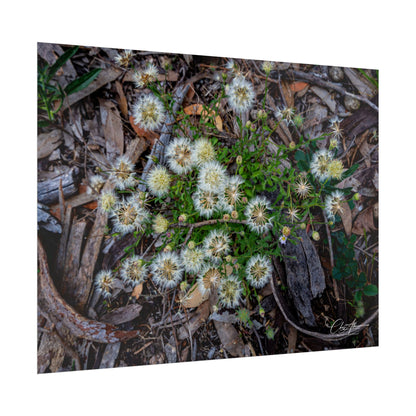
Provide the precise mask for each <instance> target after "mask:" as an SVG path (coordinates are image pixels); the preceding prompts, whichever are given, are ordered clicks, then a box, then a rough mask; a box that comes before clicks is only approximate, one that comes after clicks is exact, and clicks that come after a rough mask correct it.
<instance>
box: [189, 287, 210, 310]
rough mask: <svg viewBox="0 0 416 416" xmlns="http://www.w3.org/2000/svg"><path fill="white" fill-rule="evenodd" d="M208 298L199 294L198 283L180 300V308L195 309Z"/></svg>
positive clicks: (206, 295)
mask: <svg viewBox="0 0 416 416" xmlns="http://www.w3.org/2000/svg"><path fill="white" fill-rule="evenodd" d="M208 297H209V295H208V294H205V295H203V294H202V293H201V291H200V290H199V286H198V283H195V284H194V285H193V286H192V287H191V288H190V289H189V291H188V293H187V294H186V295H185V297H184V299H183V300H182V306H184V307H185V308H196V307H197V306H199V305H200V304H201V303H202V302H204V301H206V300H207V299H208Z"/></svg>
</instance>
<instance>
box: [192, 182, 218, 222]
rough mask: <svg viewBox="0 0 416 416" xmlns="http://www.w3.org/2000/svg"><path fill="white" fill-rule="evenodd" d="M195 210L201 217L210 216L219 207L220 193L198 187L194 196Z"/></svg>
mask: <svg viewBox="0 0 416 416" xmlns="http://www.w3.org/2000/svg"><path fill="white" fill-rule="evenodd" d="M192 200H193V201H194V207H195V210H196V211H198V213H199V215H200V216H201V217H206V218H210V217H211V216H212V214H213V213H214V211H215V210H216V209H218V208H219V198H218V194H217V193H215V192H210V191H204V190H202V189H200V188H197V190H196V191H195V193H194V194H193V196H192Z"/></svg>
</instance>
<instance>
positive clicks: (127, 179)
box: [110, 155, 136, 190]
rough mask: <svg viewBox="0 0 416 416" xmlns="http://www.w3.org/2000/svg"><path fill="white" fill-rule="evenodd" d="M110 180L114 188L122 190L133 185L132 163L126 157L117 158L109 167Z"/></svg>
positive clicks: (134, 181) (134, 180)
mask: <svg viewBox="0 0 416 416" xmlns="http://www.w3.org/2000/svg"><path fill="white" fill-rule="evenodd" d="M110 178H111V179H112V180H113V181H114V183H115V185H116V188H117V189H121V190H124V189H126V188H130V187H132V186H134V185H135V183H136V179H135V177H134V163H132V162H131V161H130V160H129V158H128V157H127V156H126V155H122V156H119V157H118V158H117V159H116V160H115V161H114V163H113V164H112V166H111V169H110Z"/></svg>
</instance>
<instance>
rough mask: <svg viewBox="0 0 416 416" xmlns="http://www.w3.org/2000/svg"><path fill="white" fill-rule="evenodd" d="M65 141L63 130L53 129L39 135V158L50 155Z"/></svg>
mask: <svg viewBox="0 0 416 416" xmlns="http://www.w3.org/2000/svg"><path fill="white" fill-rule="evenodd" d="M62 142H63V133H62V131H61V130H52V131H51V132H49V133H44V134H39V136H38V159H42V158H44V157H46V156H49V155H50V154H51V153H52V152H53V151H54V150H55V149H56V148H57V147H59V146H60V145H61V144H62Z"/></svg>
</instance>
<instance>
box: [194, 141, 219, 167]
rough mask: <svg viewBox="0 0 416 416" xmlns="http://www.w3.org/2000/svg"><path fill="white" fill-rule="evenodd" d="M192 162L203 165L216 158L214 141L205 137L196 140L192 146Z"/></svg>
mask: <svg viewBox="0 0 416 416" xmlns="http://www.w3.org/2000/svg"><path fill="white" fill-rule="evenodd" d="M191 157H192V164H194V165H196V166H201V165H203V164H204V163H207V162H212V161H214V160H215V149H214V146H213V145H212V143H211V142H210V141H209V140H208V139H205V138H203V137H202V138H200V139H197V140H195V142H194V143H193V146H192V155H191Z"/></svg>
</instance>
